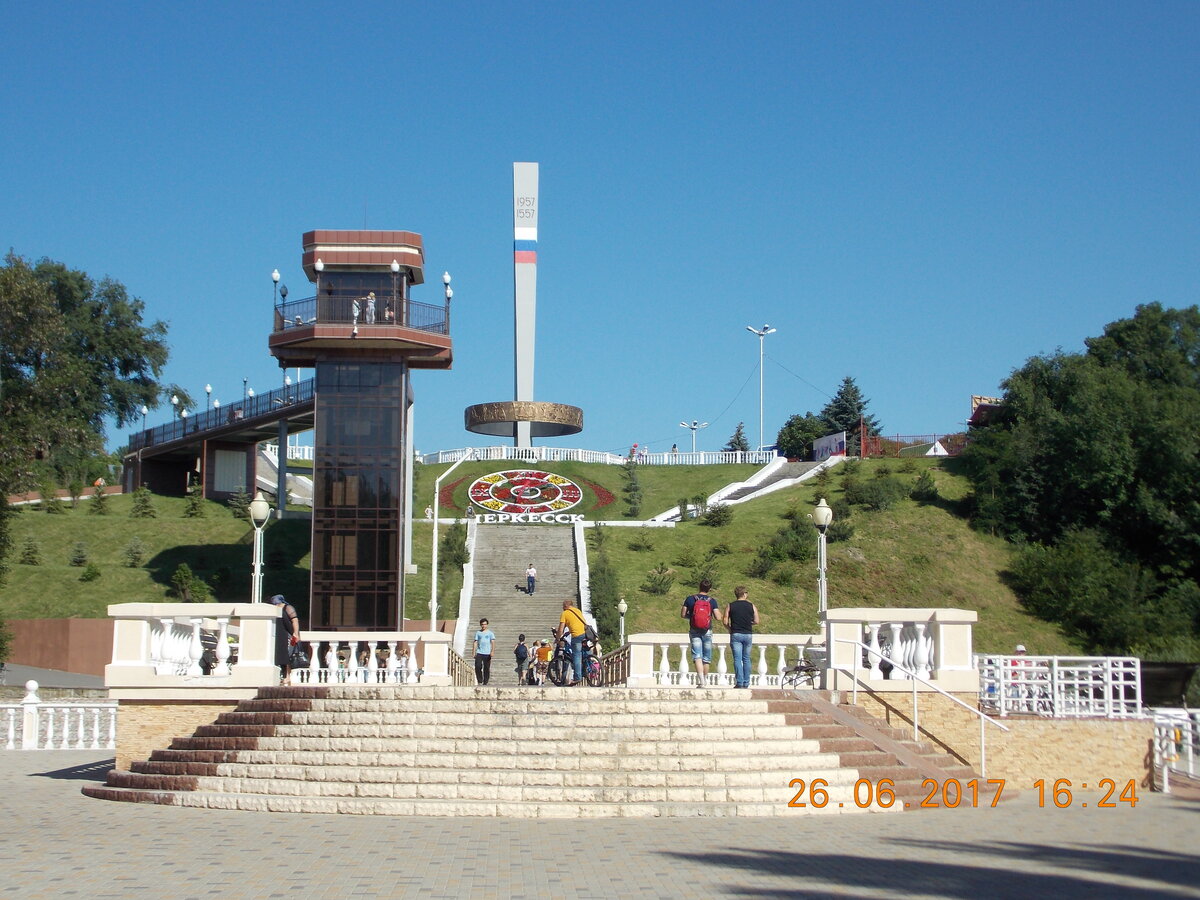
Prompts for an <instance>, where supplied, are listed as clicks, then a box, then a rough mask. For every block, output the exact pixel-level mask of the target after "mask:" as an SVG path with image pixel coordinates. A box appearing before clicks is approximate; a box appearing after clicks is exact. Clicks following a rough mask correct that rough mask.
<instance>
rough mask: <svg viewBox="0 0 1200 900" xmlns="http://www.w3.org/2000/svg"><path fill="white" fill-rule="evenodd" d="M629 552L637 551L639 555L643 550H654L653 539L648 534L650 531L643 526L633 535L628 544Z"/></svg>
mask: <svg viewBox="0 0 1200 900" xmlns="http://www.w3.org/2000/svg"><path fill="white" fill-rule="evenodd" d="M629 549H630V550H637V551H638V552H639V553H640V552H642V551H645V550H653V549H654V538H653V537H652V536H651V534H650V529H649V528H647V527H646V526H645V525H643V526H642V527H641V528H639V529H638V530H637V533H636V534H634V536H633V540H631V541H630V542H629Z"/></svg>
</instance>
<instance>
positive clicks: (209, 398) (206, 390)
mask: <svg viewBox="0 0 1200 900" xmlns="http://www.w3.org/2000/svg"><path fill="white" fill-rule="evenodd" d="M204 394H205V400H206V403H205V405H207V406H212V385H211V384H206V385H205V386H204Z"/></svg>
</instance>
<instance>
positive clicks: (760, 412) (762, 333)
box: [746, 325, 775, 450]
mask: <svg viewBox="0 0 1200 900" xmlns="http://www.w3.org/2000/svg"><path fill="white" fill-rule="evenodd" d="M746 330H747V331H749V332H750V333H751V334H757V335H758V449H759V450H761V449H762V448H763V338H765V337H766V336H767V335H768V334H774V333H775V329H774V328H772V327H771V326H770V325H763V327H762V329H761V330H760V329H758V328H754V327H752V326H750V325H747V326H746Z"/></svg>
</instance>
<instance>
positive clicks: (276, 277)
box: [271, 269, 279, 306]
mask: <svg viewBox="0 0 1200 900" xmlns="http://www.w3.org/2000/svg"><path fill="white" fill-rule="evenodd" d="M271 281H273V282H274V283H275V287H274V291H275V305H276V306H278V305H279V270H278V269H276V270H275V271H274V272H272V273H271Z"/></svg>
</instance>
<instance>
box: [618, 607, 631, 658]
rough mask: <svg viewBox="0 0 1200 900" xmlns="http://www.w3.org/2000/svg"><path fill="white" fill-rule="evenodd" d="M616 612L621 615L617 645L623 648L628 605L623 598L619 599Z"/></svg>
mask: <svg viewBox="0 0 1200 900" xmlns="http://www.w3.org/2000/svg"><path fill="white" fill-rule="evenodd" d="M617 612H619V613H620V614H621V640H620V642H619V645H620V646H621V647H624V646H625V613H627V612H629V604H628V603H626V602H625V598H624V597H622V598H621V602H620V603H618V604H617Z"/></svg>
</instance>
